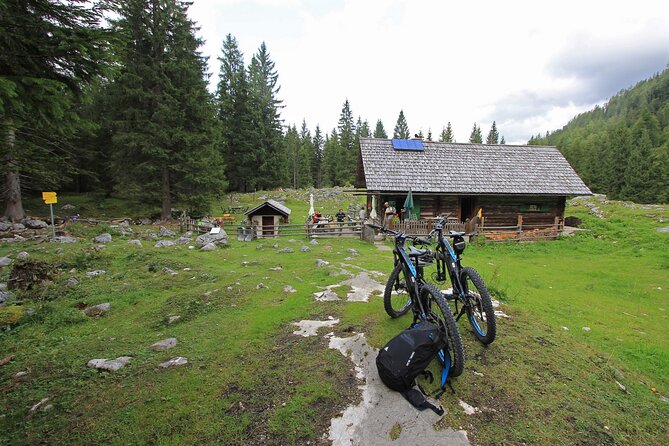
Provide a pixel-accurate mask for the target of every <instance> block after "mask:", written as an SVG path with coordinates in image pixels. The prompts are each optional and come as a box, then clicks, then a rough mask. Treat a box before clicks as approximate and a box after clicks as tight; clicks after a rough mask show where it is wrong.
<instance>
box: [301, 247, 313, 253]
mask: <svg viewBox="0 0 669 446" xmlns="http://www.w3.org/2000/svg"><path fill="white" fill-rule="evenodd" d="M300 251H302V252H309V251H311V248H309V247H308V246H303V247H301V248H300Z"/></svg>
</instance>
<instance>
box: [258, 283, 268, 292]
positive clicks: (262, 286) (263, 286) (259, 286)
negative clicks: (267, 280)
mask: <svg viewBox="0 0 669 446" xmlns="http://www.w3.org/2000/svg"><path fill="white" fill-rule="evenodd" d="M262 288H267V285H265V284H264V283H262V282H260V283H259V284H258V285H256V290H259V289H262Z"/></svg>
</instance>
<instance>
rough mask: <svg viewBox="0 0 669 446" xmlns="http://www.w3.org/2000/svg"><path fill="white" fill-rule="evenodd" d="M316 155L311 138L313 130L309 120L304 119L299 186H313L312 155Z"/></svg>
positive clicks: (301, 137) (301, 131) (301, 130)
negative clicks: (308, 124) (310, 128)
mask: <svg viewBox="0 0 669 446" xmlns="http://www.w3.org/2000/svg"><path fill="white" fill-rule="evenodd" d="M313 155H314V142H313V139H312V138H311V132H310V131H309V128H308V127H307V121H306V120H304V119H303V120H302V128H301V129H300V151H299V161H300V167H299V169H298V170H299V175H298V187H307V186H313V185H314V181H313V178H312V166H311V162H312V157H313Z"/></svg>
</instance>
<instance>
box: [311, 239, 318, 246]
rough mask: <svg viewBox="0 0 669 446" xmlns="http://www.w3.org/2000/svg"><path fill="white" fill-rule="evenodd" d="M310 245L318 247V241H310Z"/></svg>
mask: <svg viewBox="0 0 669 446" xmlns="http://www.w3.org/2000/svg"><path fill="white" fill-rule="evenodd" d="M309 244H310V245H313V246H316V245H318V240H316V239H313V240H312V241H310V242H309Z"/></svg>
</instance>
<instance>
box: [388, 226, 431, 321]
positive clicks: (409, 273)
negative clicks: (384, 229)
mask: <svg viewBox="0 0 669 446" xmlns="http://www.w3.org/2000/svg"><path fill="white" fill-rule="evenodd" d="M393 235H394V236H395V249H394V250H393V255H394V256H395V262H400V264H401V265H402V270H403V271H404V275H405V277H407V278H408V279H409V281H410V282H411V287H410V288H409V289H408V290H407V291H408V292H409V297H410V298H411V303H412V305H411V308H412V309H413V312H414V322H415V321H417V320H418V319H421V320H426V319H427V314H426V313H425V307H424V306H423V303H422V302H421V301H420V289H419V284H420V281H421V280H423V279H422V277H420V275H419V274H418V269H417V268H416V265H414V263H413V262H412V261H411V259H410V258H409V255H408V254H407V252H406V249H404V245H405V244H406V240H407V236H406V234H402V233H395V234H393Z"/></svg>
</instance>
